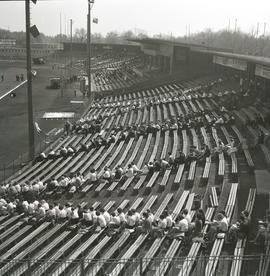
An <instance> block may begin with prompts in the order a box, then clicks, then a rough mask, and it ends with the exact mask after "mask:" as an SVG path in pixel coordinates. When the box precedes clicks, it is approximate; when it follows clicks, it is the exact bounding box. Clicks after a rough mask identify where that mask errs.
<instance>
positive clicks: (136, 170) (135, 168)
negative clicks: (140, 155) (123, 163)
mask: <svg viewBox="0 0 270 276" xmlns="http://www.w3.org/2000/svg"><path fill="white" fill-rule="evenodd" d="M131 167H132V169H133V172H134V173H136V174H140V173H142V171H141V170H140V169H139V168H138V167H137V165H136V164H135V163H134V162H132V163H131Z"/></svg>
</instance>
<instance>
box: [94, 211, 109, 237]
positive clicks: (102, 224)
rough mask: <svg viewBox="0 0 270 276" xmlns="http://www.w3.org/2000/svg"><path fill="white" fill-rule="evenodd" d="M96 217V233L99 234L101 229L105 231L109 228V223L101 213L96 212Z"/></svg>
mask: <svg viewBox="0 0 270 276" xmlns="http://www.w3.org/2000/svg"><path fill="white" fill-rule="evenodd" d="M96 216H97V222H96V226H97V228H96V231H97V232H99V231H100V230H101V229H105V228H106V227H107V221H106V219H105V217H104V216H103V214H102V213H101V212H100V211H96Z"/></svg>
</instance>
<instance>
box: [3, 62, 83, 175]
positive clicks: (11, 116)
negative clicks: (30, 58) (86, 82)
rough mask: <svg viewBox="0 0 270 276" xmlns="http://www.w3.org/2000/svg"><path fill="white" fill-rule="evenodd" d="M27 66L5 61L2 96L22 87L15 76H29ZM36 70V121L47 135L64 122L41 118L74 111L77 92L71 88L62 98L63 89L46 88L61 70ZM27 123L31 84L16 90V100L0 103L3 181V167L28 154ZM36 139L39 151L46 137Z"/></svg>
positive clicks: (39, 68) (34, 88)
mask: <svg viewBox="0 0 270 276" xmlns="http://www.w3.org/2000/svg"><path fill="white" fill-rule="evenodd" d="M24 67H25V65H24V64H23V63H21V62H20V63H19V62H17V63H14V62H13V63H7V62H2V61H1V63H0V76H1V75H2V74H4V76H5V81H4V82H2V83H1V82H0V95H2V94H4V93H6V92H7V90H8V89H11V88H12V87H14V86H17V85H18V82H16V80H15V76H16V74H21V73H24V75H25V69H24ZM33 69H34V70H36V71H37V76H36V77H35V78H34V80H33V111H34V121H35V122H38V123H39V126H40V127H41V129H42V130H43V131H44V132H48V131H50V130H51V129H53V128H55V127H61V126H62V125H63V123H64V122H63V121H62V120H59V121H56V120H53V121H52V120H50V121H45V120H43V119H41V116H42V115H43V114H44V112H49V111H74V110H73V108H72V107H71V105H70V100H71V99H73V98H74V92H73V89H71V88H67V89H66V90H65V91H64V96H63V97H61V94H60V90H51V89H46V86H47V85H48V84H49V78H50V77H53V76H58V74H59V72H58V71H56V70H53V69H52V66H51V64H46V65H43V66H35V67H33ZM80 98H81V95H79V94H78V93H77V97H76V99H80ZM76 111H78V110H76ZM79 111H80V110H79ZM79 113H80V112H79ZM27 122H28V121H27V85H26V84H24V85H23V86H21V87H20V88H18V89H17V90H16V97H14V98H12V97H10V96H7V97H5V98H3V99H2V100H1V101H0V144H1V147H0V179H1V176H2V177H3V173H4V172H3V167H4V166H7V165H8V164H10V163H11V162H12V161H13V160H15V159H17V158H20V156H21V155H23V154H25V153H26V152H27V151H28V123H27ZM35 140H36V148H37V150H39V148H40V147H41V145H42V144H43V146H44V136H43V135H37V133H36V134H35ZM5 173H7V172H5ZM1 174H2V175H1Z"/></svg>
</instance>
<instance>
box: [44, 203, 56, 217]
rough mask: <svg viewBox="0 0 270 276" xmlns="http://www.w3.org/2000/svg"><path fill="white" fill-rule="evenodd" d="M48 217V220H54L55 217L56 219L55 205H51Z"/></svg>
mask: <svg viewBox="0 0 270 276" xmlns="http://www.w3.org/2000/svg"><path fill="white" fill-rule="evenodd" d="M46 216H47V219H48V221H52V220H54V219H56V210H55V208H54V207H53V205H49V209H48V211H47V213H46Z"/></svg>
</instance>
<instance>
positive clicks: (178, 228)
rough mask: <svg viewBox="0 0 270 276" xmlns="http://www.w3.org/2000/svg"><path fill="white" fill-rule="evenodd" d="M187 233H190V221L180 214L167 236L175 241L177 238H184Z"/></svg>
mask: <svg viewBox="0 0 270 276" xmlns="http://www.w3.org/2000/svg"><path fill="white" fill-rule="evenodd" d="M187 232H188V221H187V219H186V218H185V217H184V216H183V215H182V214H180V215H179V216H177V217H176V219H175V222H174V226H173V227H172V228H171V229H170V230H169V232H168V234H167V236H168V237H170V238H172V239H175V238H180V237H184V236H185V234H186V233H187Z"/></svg>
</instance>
